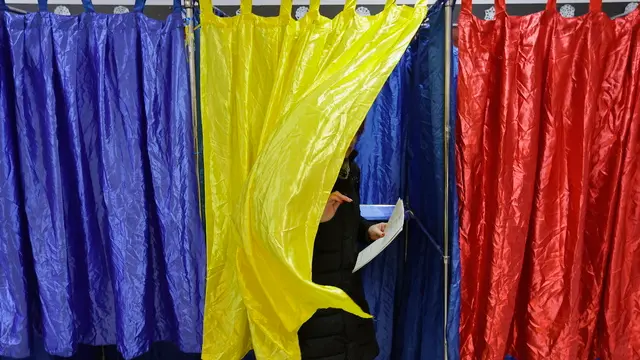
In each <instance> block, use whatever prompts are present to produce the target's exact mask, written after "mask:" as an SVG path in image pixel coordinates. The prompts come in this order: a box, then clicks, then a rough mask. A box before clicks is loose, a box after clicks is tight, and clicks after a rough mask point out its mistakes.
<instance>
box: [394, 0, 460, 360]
mask: <svg viewBox="0 0 640 360" xmlns="http://www.w3.org/2000/svg"><path fill="white" fill-rule="evenodd" d="M444 16H445V14H444V2H443V1H438V2H436V3H435V4H434V5H433V6H432V7H431V8H430V11H429V14H428V16H427V18H428V20H427V22H426V24H425V25H424V26H423V27H422V28H421V29H420V30H419V32H418V35H417V37H416V39H415V41H414V43H413V44H412V46H411V51H412V65H411V68H410V69H411V70H410V76H411V79H410V84H411V85H410V91H408V92H407V93H408V95H409V96H406V99H407V105H406V107H405V109H406V110H405V111H406V112H407V115H406V117H407V119H408V120H407V124H406V134H407V136H406V142H407V144H406V159H405V164H406V165H405V166H406V202H407V204H408V207H409V208H410V209H411V210H412V211H413V213H414V214H415V217H416V218H415V219H413V220H410V221H409V223H408V224H409V227H408V243H407V249H406V263H405V265H404V271H403V272H404V274H403V280H402V281H403V286H402V290H401V298H400V299H399V303H400V306H398V307H397V309H398V310H397V311H398V315H397V316H398V320H397V323H396V331H395V335H394V352H393V353H394V358H397V359H411V360H414V359H441V358H442V357H443V354H444V351H445V349H444V338H443V336H444V334H443V321H444V317H443V309H444V304H443V300H444V299H443V274H442V271H443V265H442V264H443V263H442V247H443V246H444V241H443V239H442V234H443V232H444V230H443V222H444V218H443V202H444V198H443V191H444V177H443V172H444V156H443V149H444V148H443V139H444V134H443V125H444V106H443V104H444V79H443V74H444V66H445V64H444V55H443V53H444V26H445V21H444V20H445V18H444ZM452 105H453V104H452ZM454 119H455V118H453V119H452V125H453V123H454ZM451 141H452V142H451V145H453V139H452V140H451ZM450 151H453V146H451V147H450ZM453 175H454V174H453V169H451V171H450V176H452V177H453ZM450 181H451V184H450V189H451V190H452V189H453V185H454V184H455V183H454V180H453V179H450ZM454 195H455V194H453V193H452V194H451V197H450V199H451V205H453V204H454V202H455V196H454ZM451 214H452V216H451V217H450V221H451V223H450V229H454V228H453V226H454V225H455V219H456V216H455V212H451ZM455 235H456V234H455V232H453V231H452V233H451V239H450V240H451V243H453V244H455V242H456V241H457V238H456V237H455ZM454 249H455V246H454V245H452V250H453V252H452V254H451V255H452V260H453V259H455V255H456V253H455V250H454ZM453 268H454V271H453V272H452V289H453V287H454V285H455V279H456V272H455V267H453ZM458 277H459V276H458ZM452 293H453V290H452ZM456 300H457V299H456V298H455V297H453V298H452V299H451V305H450V308H451V309H455V308H456V306H457V301H456ZM455 323H456V321H455V318H454V319H451V320H450V326H454V327H455V326H456V325H455ZM449 340H450V341H453V343H455V341H456V336H455V334H454V333H451V336H450V339H449ZM456 352H457V349H455V348H451V350H450V351H449V354H450V355H452V356H454V357H453V359H455V358H457V357H455V356H456Z"/></svg>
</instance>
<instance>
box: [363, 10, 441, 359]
mask: <svg viewBox="0 0 640 360" xmlns="http://www.w3.org/2000/svg"><path fill="white" fill-rule="evenodd" d="M429 14H431V11H429ZM412 55H413V52H412V50H411V46H410V47H409V49H407V51H406V52H405V53H404V55H403V56H402V58H401V59H400V62H398V65H397V66H396V68H395V69H394V70H393V72H391V75H390V76H389V79H388V80H387V82H386V83H385V84H384V86H383V87H382V90H380V93H379V94H378V97H377V98H376V100H375V102H374V103H373V105H372V106H371V109H370V110H369V113H368V114H367V117H366V120H365V121H366V123H365V129H364V133H363V134H362V135H361V136H360V140H359V141H358V144H357V150H358V157H357V158H356V162H357V163H358V165H359V166H360V171H361V175H360V176H361V181H360V184H361V185H360V196H361V198H360V201H361V202H362V203H363V204H389V205H391V204H395V203H396V201H398V199H399V198H401V197H403V195H402V194H403V193H404V187H405V185H404V176H403V175H404V170H405V166H404V159H405V149H406V141H405V138H406V131H405V130H406V122H407V116H406V106H407V104H408V103H409V99H408V97H409V95H408V91H409V90H410V89H409V80H410V70H411V64H412ZM402 238H403V236H400V237H399V238H398V240H401V239H402ZM403 263H404V243H403V241H394V242H393V243H391V244H390V245H389V246H388V247H387V248H386V249H385V251H384V252H383V253H382V254H380V255H379V256H378V257H377V258H375V259H374V260H373V261H372V262H371V263H370V264H368V265H367V266H366V267H364V268H363V269H362V271H363V273H362V279H363V283H364V289H365V295H366V298H367V303H368V304H369V309H370V311H371V315H373V317H374V318H375V328H376V338H377V340H378V347H379V348H380V353H379V355H378V357H377V359H378V360H388V359H391V358H392V354H393V335H394V323H395V308H396V304H397V303H396V292H397V291H396V290H397V287H396V284H397V283H398V275H399V274H400V270H401V269H400V267H401V266H402V264H403Z"/></svg>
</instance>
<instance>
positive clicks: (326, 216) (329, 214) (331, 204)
mask: <svg viewBox="0 0 640 360" xmlns="http://www.w3.org/2000/svg"><path fill="white" fill-rule="evenodd" d="M352 201H353V200H351V199H350V198H349V197H347V196H344V195H342V194H341V193H340V192H339V191H334V192H332V193H331V195H329V200H327V205H326V206H325V207H324V212H323V213H322V217H321V218H320V222H321V223H324V222H327V221H329V220H331V219H333V217H334V216H335V215H336V211H338V207H340V205H342V204H344V203H350V202H352Z"/></svg>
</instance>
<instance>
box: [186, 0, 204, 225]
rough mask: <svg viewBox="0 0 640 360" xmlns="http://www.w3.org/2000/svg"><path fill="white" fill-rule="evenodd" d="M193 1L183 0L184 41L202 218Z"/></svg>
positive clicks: (199, 207)
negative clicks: (184, 15)
mask: <svg viewBox="0 0 640 360" xmlns="http://www.w3.org/2000/svg"><path fill="white" fill-rule="evenodd" d="M193 6H194V2H193V0H184V8H185V10H186V12H187V27H186V30H187V31H186V41H187V56H188V62H189V88H190V91H189V92H190V93H191V126H192V128H193V155H194V157H195V162H196V174H197V178H198V209H199V214H200V218H201V219H202V206H200V205H201V202H200V201H201V194H200V144H199V141H198V128H199V126H200V124H199V123H198V99H197V96H198V94H197V91H196V44H195V39H196V36H195V34H194V23H195V17H194V11H193Z"/></svg>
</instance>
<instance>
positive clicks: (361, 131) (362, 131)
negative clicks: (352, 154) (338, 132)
mask: <svg viewBox="0 0 640 360" xmlns="http://www.w3.org/2000/svg"><path fill="white" fill-rule="evenodd" d="M363 133H364V121H363V122H362V124H360V127H359V128H358V131H357V132H356V137H358V136H360V135H362V134H363Z"/></svg>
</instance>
